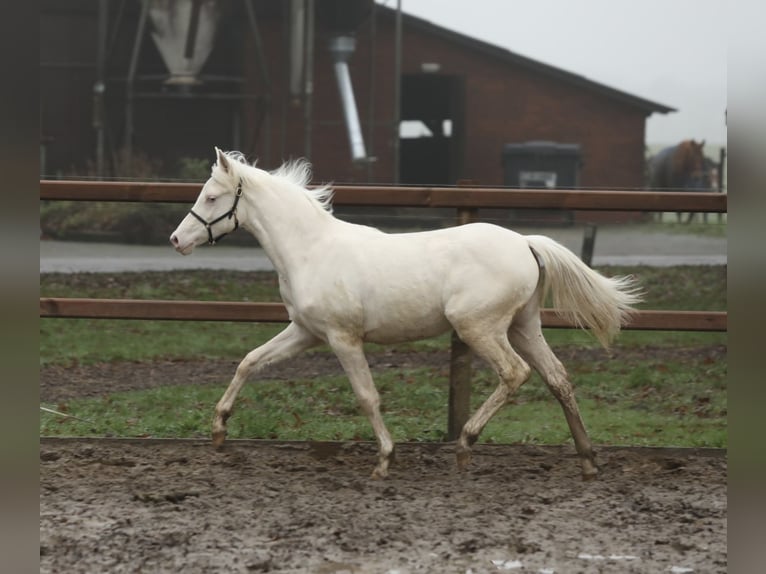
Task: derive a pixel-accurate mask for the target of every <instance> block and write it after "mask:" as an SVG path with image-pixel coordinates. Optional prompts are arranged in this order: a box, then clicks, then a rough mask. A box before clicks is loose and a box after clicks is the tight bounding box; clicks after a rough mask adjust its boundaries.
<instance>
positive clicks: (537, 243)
mask: <svg viewBox="0 0 766 574" xmlns="http://www.w3.org/2000/svg"><path fill="white" fill-rule="evenodd" d="M215 152H216V156H217V162H216V163H215V164H214V165H213V168H212V173H211V177H210V179H208V181H207V182H206V183H205V185H204V186H203V188H202V191H201V192H200V195H199V197H198V198H197V201H196V203H195V204H194V206H193V207H192V209H191V211H190V213H189V215H187V216H186V217H185V218H184V219H183V221H181V223H180V225H179V226H178V228H177V229H176V230H175V231H174V232H173V234H172V235H171V236H170V242H171V243H172V244H173V246H174V247H175V249H176V250H177V251H178V252H179V253H181V254H183V255H188V254H190V253H191V252H192V251H193V250H194V248H195V247H196V246H197V245H200V244H202V243H205V242H209V243H215V241H216V240H217V239H219V238H220V237H221V236H223V235H225V234H226V233H229V232H231V231H233V230H234V229H236V228H237V227H239V226H240V225H241V226H242V227H243V228H244V229H246V230H247V231H249V232H250V233H252V234H253V235H254V236H255V237H256V238H257V239H258V241H259V242H260V244H261V245H262V246H263V249H264V250H265V251H266V253H267V254H268V256H269V258H270V259H271V261H272V263H273V264H274V267H275V268H276V270H277V272H278V274H279V290H280V293H281V295H282V299H283V300H284V303H285V306H286V307H287V311H288V313H289V317H290V323H289V325H288V326H287V327H286V328H285V330H284V331H282V332H281V333H279V334H278V335H277V336H275V337H274V338H273V339H271V340H270V341H268V342H267V343H265V344H263V345H261V346H260V347H258V348H256V349H255V350H253V351H251V352H250V353H248V354H247V356H246V357H245V358H244V360H242V362H241V363H240V364H239V366H238V367H237V370H236V374H235V375H234V378H233V379H232V381H231V383H230V384H229V387H228V388H227V389H226V392H225V393H224V395H223V397H222V398H221V400H220V401H219V402H218V405H217V406H216V409H215V417H214V419H213V425H212V437H213V443H214V445H215V446H216V447H219V446H221V445H222V444H223V441H224V439H225V436H226V421H227V419H228V418H229V416H230V415H231V412H232V407H233V405H234V401H235V398H236V396H237V393H239V391H240V389H241V388H242V385H243V384H244V383H245V380H246V379H247V378H248V377H249V376H250V375H251V374H253V373H255V372H256V371H258V370H259V369H261V368H263V367H264V366H266V365H270V364H273V363H276V362H277V361H282V360H285V359H287V358H290V357H293V356H295V355H296V354H298V353H300V352H302V351H305V350H306V349H309V348H312V347H315V346H317V345H320V344H322V343H327V344H328V345H330V347H331V348H332V349H333V351H334V352H335V354H336V355H337V357H338V359H339V360H340V363H341V365H342V366H343V369H344V371H345V373H346V375H347V376H348V378H349V380H350V382H351V386H352V388H353V390H354V393H355V394H356V397H357V399H358V401H359V404H360V406H361V409H362V411H363V412H364V414H365V415H366V416H367V417H368V419H369V421H370V423H371V425H372V428H373V430H374V432H375V437H376V438H377V442H378V448H379V454H378V462H377V465H376V466H375V469H374V471H373V474H372V476H373V478H384V477H385V476H386V475H387V474H388V465H389V459H390V457H391V454H392V451H393V448H394V445H393V442H392V440H391V436H390V435H389V432H388V430H387V429H386V426H385V424H384V422H383V419H382V417H381V414H380V398H379V396H378V392H377V389H376V388H375V384H374V382H373V379H372V376H371V374H370V369H369V366H368V363H367V359H366V357H365V355H364V350H363V344H364V342H365V341H370V342H375V343H384V344H385V343H397V342H403V341H413V340H417V339H423V338H427V337H433V336H436V335H439V334H441V333H444V332H446V331H447V330H449V329H454V330H455V331H456V332H457V334H458V335H459V336H460V338H461V339H462V340H463V341H464V342H465V343H466V344H467V345H469V346H470V347H471V348H472V349H473V351H474V352H476V354H478V355H479V356H480V357H482V358H483V359H484V360H486V361H487V362H488V363H489V364H490V365H491V366H492V368H493V369H494V370H495V372H496V373H497V375H498V377H499V379H500V383H499V385H498V387H497V389H496V390H495V391H494V392H493V393H492V395H491V396H490V397H489V398H488V399H487V400H486V402H485V403H484V404H483V405H482V406H481V407H480V408H479V409H478V410H477V411H476V413H475V414H474V415H473V416H472V417H471V418H470V420H469V421H468V422H467V423H466V424H465V426H464V427H463V429H462V432H461V433H460V437H459V438H458V441H457V445H456V457H457V465H458V468H459V469H461V470H462V469H464V468H465V467H466V465H467V464H468V463H469V462H470V460H471V446H472V445H473V443H475V442H476V439H477V438H478V437H479V434H480V433H481V431H482V429H483V428H484V426H485V425H486V424H487V422H488V421H489V420H490V419H491V418H492V416H493V415H494V414H495V413H496V412H497V411H498V410H499V409H500V408H501V407H502V406H503V405H505V404H506V403H507V402H508V401H509V399H510V398H511V396H512V395H513V393H514V392H515V391H516V390H517V389H518V388H519V387H520V386H521V385H522V384H523V383H524V382H525V381H526V380H527V379H528V378H529V375H530V371H531V370H530V366H531V367H533V368H534V369H536V370H537V371H538V372H539V373H540V375H541V376H542V378H543V380H544V381H545V383H546V384H547V386H548V387H549V389H550V390H551V392H552V393H553V395H554V396H555V397H556V399H558V401H559V402H560V404H561V406H562V408H563V410H564V415H565V416H566V420H567V423H568V424H569V428H570V430H571V432H572V436H573V438H574V443H575V447H576V450H577V452H578V454H579V457H580V460H581V464H582V471H583V477H584V478H586V479H590V478H594V477H595V476H596V474H597V472H598V470H597V468H596V465H595V461H594V453H593V449H592V447H591V443H590V439H589V438H588V435H587V433H586V431H585V426H584V425H583V422H582V419H581V417H580V413H579V410H578V408H577V403H576V402H575V397H574V392H573V390H572V385H571V384H570V382H569V380H568V377H567V373H566V371H565V369H564V367H563V366H562V364H561V363H560V362H559V360H558V359H557V358H556V356H555V355H554V354H553V352H552V351H551V349H550V348H549V347H548V344H547V343H546V341H545V339H544V338H543V333H542V330H541V323H540V306H541V304H542V302H543V300H544V298H545V294H546V292H547V291H548V290H549V289H550V290H551V292H552V298H553V304H554V306H555V308H556V309H557V312H558V313H559V314H561V315H562V316H565V317H567V318H569V319H571V320H573V321H574V322H576V323H577V324H578V325H579V326H581V327H588V328H590V329H591V330H592V332H593V334H594V335H595V336H596V337H597V338H598V340H599V341H600V342H601V343H602V344H603V345H604V346H607V345H608V344H609V342H610V341H611V340H612V338H613V337H614V336H615V335H616V334H617V333H618V332H619V330H620V327H621V325H622V324H624V322H625V321H626V320H627V318H628V316H629V313H630V312H631V310H632V305H634V304H635V303H637V302H638V301H640V294H639V293H638V289H637V287H636V285H635V283H634V280H633V279H632V278H630V277H619V278H607V277H604V276H603V275H600V274H599V273H597V272H595V271H593V270H591V269H590V268H588V267H587V266H586V265H585V264H583V263H582V262H581V261H580V260H579V259H578V258H577V256H575V255H574V254H573V253H572V252H571V251H569V250H568V249H566V248H565V247H564V246H562V245H560V244H558V243H556V242H555V241H553V240H552V239H550V238H548V237H544V236H541V235H530V236H523V235H519V234H518V233H515V232H513V231H510V230H507V229H504V228H502V227H498V226H495V225H489V224H486V223H473V224H469V225H462V226H459V227H453V228H449V229H440V230H436V231H424V232H417V233H400V234H388V233H384V232H382V231H380V230H378V229H374V228H372V227H366V226H363V225H355V224H352V223H348V222H345V221H341V220H339V219H337V218H335V217H334V216H333V215H332V213H331V207H330V201H331V197H332V190H331V189H330V188H328V187H321V188H318V189H307V188H306V185H307V184H308V182H309V180H310V178H311V171H310V165H309V164H308V163H306V162H304V161H294V162H290V163H287V164H285V165H283V166H282V167H280V168H279V169H277V170H276V171H274V172H271V173H269V172H266V171H264V170H261V169H258V168H256V167H255V166H254V165H252V166H251V165H248V164H247V162H246V161H245V159H244V157H243V155H242V154H241V153H239V152H225V153H224V152H222V151H221V150H219V149H218V148H215Z"/></svg>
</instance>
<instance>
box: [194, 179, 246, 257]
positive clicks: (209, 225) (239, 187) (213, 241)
mask: <svg viewBox="0 0 766 574" xmlns="http://www.w3.org/2000/svg"><path fill="white" fill-rule="evenodd" d="M240 197H242V180H241V179H240V180H239V183H238V184H237V193H236V195H235V196H234V204H233V205H232V206H231V209H230V210H229V211H227V212H226V213H224V214H223V215H221V216H219V217H216V218H215V219H214V220H213V221H207V220H205V218H203V217H201V216H200V215H198V214H196V213H194V210H193V209H190V210H189V213H191V214H192V215H193V216H194V217H195V218H196V219H197V221H199V222H200V223H201V224H202V225H204V226H205V229H207V237H208V243H209V244H210V245H215V244H216V242H218V241H219V240H220V239H221V238H222V237H223V236H224V235H228V234H229V233H231V232H230V231H227V232H226V233H221V234H220V235H219V236H217V237H213V226H214V225H215V224H216V223H218V222H219V221H223V220H224V219H231V218H232V217H233V218H234V229H232V230H231V231H236V230H237V228H239V220H238V219H237V204H238V203H239V198H240Z"/></svg>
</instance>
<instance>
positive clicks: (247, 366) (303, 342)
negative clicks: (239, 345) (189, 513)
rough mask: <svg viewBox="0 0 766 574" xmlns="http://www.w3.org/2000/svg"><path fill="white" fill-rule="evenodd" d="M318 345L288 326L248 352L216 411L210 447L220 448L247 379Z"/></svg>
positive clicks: (298, 327)
mask: <svg viewBox="0 0 766 574" xmlns="http://www.w3.org/2000/svg"><path fill="white" fill-rule="evenodd" d="M319 343H321V341H320V340H319V339H317V338H316V337H315V336H314V335H312V334H311V333H309V332H308V331H306V330H305V329H303V328H302V327H300V326H298V325H296V324H295V323H290V324H289V325H288V326H287V328H285V330H284V331H282V332H281V333H279V334H278V335H277V336H276V337H274V338H272V339H270V340H269V341H267V342H266V343H264V344H263V345H261V346H260V347H258V348H256V349H254V350H253V351H250V352H249V353H248V354H247V356H245V358H244V359H243V360H242V362H240V364H239V366H238V367H237V372H236V373H235V375H234V378H233V379H232V381H231V383H229V386H228V388H227V389H226V392H225V393H224V394H223V396H222V397H221V400H220V401H218V404H217V405H216V407H215V418H214V419H213V445H215V446H216V447H220V446H221V445H222V444H223V441H224V439H225V438H226V421H227V419H228V418H229V417H230V416H231V410H232V408H233V407H234V401H235V399H236V398H237V395H238V394H239V391H240V390H241V389H242V385H244V384H245V381H246V380H247V378H248V377H249V376H250V375H251V374H253V373H254V372H256V371H258V370H260V369H262V368H263V367H265V366H267V365H270V364H273V363H276V362H278V361H282V360H284V359H288V358H290V357H293V356H295V355H297V354H298V353H300V352H301V351H305V350H306V349H310V348H311V347H315V346H317V345H318V344H319Z"/></svg>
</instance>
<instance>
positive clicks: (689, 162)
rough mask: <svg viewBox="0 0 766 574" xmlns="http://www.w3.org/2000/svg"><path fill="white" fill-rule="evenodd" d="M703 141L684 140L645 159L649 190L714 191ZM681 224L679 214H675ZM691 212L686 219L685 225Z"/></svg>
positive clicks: (710, 164) (714, 184)
mask: <svg viewBox="0 0 766 574" xmlns="http://www.w3.org/2000/svg"><path fill="white" fill-rule="evenodd" d="M704 146H705V140H702V141H700V142H699V143H697V142H696V141H694V140H684V141H682V142H681V143H679V144H677V145H674V146H671V147H666V148H665V149H663V150H661V151H660V152H658V153H657V154H656V155H654V156H653V157H651V158H650V159H649V185H648V187H649V189H653V190H657V191H714V188H715V186H716V181H714V179H713V177H714V174H713V170H712V169H711V167H713V166H714V164H713V162H712V161H711V160H709V159H708V158H706V157H705V155H704V153H703V152H702V148H703V147H704ZM677 215H678V221H681V213H678V214H677ZM693 217H694V213H690V214H689V218H688V219H687V220H686V222H687V223H689V222H690V221H691V220H692V218H693Z"/></svg>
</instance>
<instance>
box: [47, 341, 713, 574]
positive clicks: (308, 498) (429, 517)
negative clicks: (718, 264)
mask: <svg viewBox="0 0 766 574" xmlns="http://www.w3.org/2000/svg"><path fill="white" fill-rule="evenodd" d="M593 352H594V353H600V352H601V351H593ZM622 352H623V353H627V354H630V353H649V354H655V353H661V352H662V350H661V349H649V348H642V349H640V350H625V351H622ZM725 352H726V349H725V347H720V348H719V347H718V346H714V347H709V348H706V349H700V348H695V349H687V350H680V349H674V350H673V353H674V356H676V357H677V356H678V354H679V353H688V354H689V355H690V356H689V358H690V359H693V358H696V357H698V355H699V354H700V353H703V354H704V355H705V356H706V357H707V356H710V355H711V354H712V356H718V355H719V354H722V355H725ZM593 358H594V359H598V358H599V357H593ZM619 358H621V359H625V360H629V359H634V360H635V359H636V357H628V356H627V355H626V356H621V357H619ZM562 359H563V360H566V359H567V357H563V356H562ZM612 359H614V357H612ZM445 361H448V354H447V352H446V351H438V352H433V353H416V354H410V353H404V352H389V351H386V352H382V353H379V354H372V355H371V356H370V362H371V365H372V367H373V371H375V370H376V369H380V368H390V367H397V366H398V367H406V366H408V365H410V364H418V365H421V366H422V365H424V364H430V363H434V364H444V363H445ZM235 367H236V361H220V362H216V361H205V362H197V361H194V362H187V361H154V362H146V363H136V364H130V363H127V364H126V363H108V364H107V363H104V364H96V365H82V366H69V367H67V368H61V367H43V368H42V369H41V380H40V395H41V397H40V398H41V401H43V402H48V403H53V404H55V403H57V402H58V401H66V400H67V399H70V398H73V397H77V396H100V395H103V394H107V393H111V392H116V391H124V390H132V389H139V388H145V387H147V386H154V385H157V384H168V383H170V382H172V381H181V382H185V383H186V382H192V381H194V382H197V383H199V384H207V383H210V382H214V381H220V380H221V377H222V374H223V377H224V378H226V377H228V375H229V374H233V372H234V369H235ZM334 372H338V373H340V367H339V365H338V363H337V359H335V358H334V357H333V356H331V355H329V354H315V355H314V356H307V357H306V358H305V359H304V358H301V359H298V360H295V361H291V362H290V363H289V364H284V365H280V368H279V369H275V370H274V372H273V373H271V372H270V373H263V376H268V377H269V378H271V377H275V378H276V377H287V378H289V377H306V376H317V375H325V374H329V373H334ZM475 453H476V455H475V457H474V463H473V465H472V467H471V468H470V470H469V471H467V472H465V473H458V472H457V470H456V469H455V465H454V447H453V446H452V445H451V444H438V443H434V444H419V445H413V444H405V445H398V446H397V451H396V456H397V458H396V462H395V464H394V465H393V466H392V472H391V476H390V477H389V479H388V480H386V481H383V482H375V481H372V480H370V479H369V474H370V472H371V471H372V468H373V465H374V462H375V460H374V459H375V447H374V445H372V444H369V443H353V442H351V443H342V444H341V443H331V444H327V443H322V444H308V443H274V442H266V441H230V442H229V443H227V446H226V448H225V449H224V450H223V451H222V452H217V451H214V450H213V449H212V447H211V446H210V445H209V443H208V442H207V441H163V440H143V441H140V440H127V439H124V440H120V439H114V440H100V441H89V440H84V439H42V441H41V447H40V545H41V567H40V571H41V572H51V573H52V572H59V573H75V572H83V573H88V574H90V573H94V572H98V573H105V572H130V573H133V572H184V573H197V572H199V573H203V572H204V573H209V572H227V573H228V572H296V573H297V572H307V573H318V574H340V573H344V572H345V573H364V574H367V573H391V574H393V573H394V572H398V573H400V574H406V573H409V572H429V573H431V572H434V573H442V572H445V573H449V572H455V573H460V574H465V573H467V572H472V573H473V574H479V573H481V572H503V571H509V572H536V573H538V572H539V573H544V572H556V573H576V572H620V573H622V572H652V573H654V572H692V571H693V572H725V571H726V565H727V546H726V532H727V522H726V509H727V499H726V483H727V461H726V453H725V451H719V450H669V449H626V448H605V447H602V448H601V449H599V456H598V461H599V464H600V466H601V470H602V472H601V476H600V478H599V479H598V480H597V481H595V482H588V483H584V482H582V481H581V480H580V474H579V464H578V462H577V459H576V458H575V457H574V451H573V449H572V448H571V447H532V446H509V445H477V447H476V449H475ZM673 568H675V569H676V570H672V569H673Z"/></svg>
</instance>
